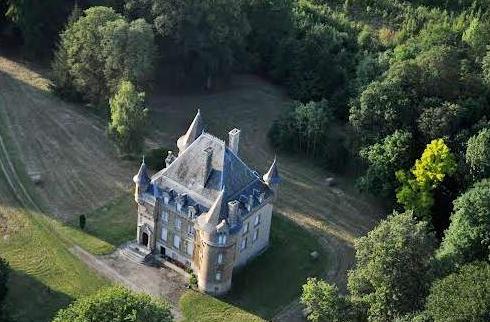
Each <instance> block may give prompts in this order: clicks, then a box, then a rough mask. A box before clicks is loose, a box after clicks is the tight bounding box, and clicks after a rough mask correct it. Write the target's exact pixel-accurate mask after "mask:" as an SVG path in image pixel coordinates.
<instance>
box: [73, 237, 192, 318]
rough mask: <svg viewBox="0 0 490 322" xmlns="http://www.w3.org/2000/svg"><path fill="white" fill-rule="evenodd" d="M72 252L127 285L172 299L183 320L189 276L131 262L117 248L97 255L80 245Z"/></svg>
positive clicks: (175, 312) (172, 309)
mask: <svg viewBox="0 0 490 322" xmlns="http://www.w3.org/2000/svg"><path fill="white" fill-rule="evenodd" d="M70 252H71V253H72V254H74V255H76V256H77V257H78V258H80V259H81V260H82V261H83V262H84V263H85V264H87V265H88V266H89V267H90V268H92V269H94V270H95V271H97V272H99V273H100V274H101V275H103V276H104V277H106V278H108V279H109V280H111V281H114V282H115V283H119V284H123V285H125V286H126V287H128V288H130V289H132V290H133V291H136V292H141V293H147V294H151V295H153V296H157V297H163V298H165V299H167V300H169V302H170V304H171V306H172V307H171V311H172V314H173V315H174V317H175V318H176V319H177V320H181V319H182V313H181V312H180V311H179V309H178V307H179V303H178V302H179V299H180V297H181V296H182V294H183V292H184V291H185V290H186V288H185V284H186V282H185V279H184V278H183V277H182V276H180V275H179V274H178V273H176V272H173V271H171V270H170V269H161V270H157V269H155V268H153V267H146V266H144V265H139V264H136V263H133V262H131V261H128V260H127V259H126V258H124V257H122V256H121V255H119V252H118V251H116V252H115V253H114V254H111V255H108V256H94V255H92V254H90V253H89V252H87V251H85V250H83V249H82V248H80V247H78V246H74V247H72V248H70Z"/></svg>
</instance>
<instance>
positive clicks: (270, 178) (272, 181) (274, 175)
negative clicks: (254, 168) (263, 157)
mask: <svg viewBox="0 0 490 322" xmlns="http://www.w3.org/2000/svg"><path fill="white" fill-rule="evenodd" d="M262 179H263V180H264V182H265V184H266V185H267V186H269V188H271V189H272V191H274V192H277V187H278V186H279V183H281V177H280V176H279V170H278V169H277V159H276V157H274V161H273V162H272V165H271V167H270V168H269V171H267V173H266V174H264V176H263V177H262Z"/></svg>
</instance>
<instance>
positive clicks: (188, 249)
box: [186, 242, 194, 256]
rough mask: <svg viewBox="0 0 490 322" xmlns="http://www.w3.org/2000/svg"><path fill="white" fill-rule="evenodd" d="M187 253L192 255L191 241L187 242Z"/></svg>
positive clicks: (192, 245)
mask: <svg viewBox="0 0 490 322" xmlns="http://www.w3.org/2000/svg"><path fill="white" fill-rule="evenodd" d="M186 251H187V255H191V256H192V252H194V244H193V243H192V242H187V249H186Z"/></svg>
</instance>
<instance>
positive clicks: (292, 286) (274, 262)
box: [222, 214, 328, 319]
mask: <svg viewBox="0 0 490 322" xmlns="http://www.w3.org/2000/svg"><path fill="white" fill-rule="evenodd" d="M313 251H318V252H319V253H320V256H319V258H317V259H316V260H313V259H312V258H311V257H310V253H311V252H313ZM327 260H328V258H327V254H326V253H325V252H324V250H323V249H322V247H321V245H320V244H319V243H318V241H317V240H316V238H315V236H313V235H312V234H310V233H308V232H307V231H306V230H304V229H303V228H301V227H299V226H298V225H296V224H295V223H293V222H292V221H290V220H289V219H286V218H284V217H283V216H281V215H278V214H274V216H273V217H272V225H271V237H270V247H269V248H268V249H267V251H266V252H264V253H263V254H262V255H260V256H259V257H257V258H255V259H254V260H252V261H251V262H250V263H248V264H247V265H246V266H245V267H244V268H243V269H242V270H240V271H238V272H236V273H235V274H234V275H233V282H232V284H233V286H232V289H231V291H230V293H229V294H228V295H226V296H225V297H223V298H222V300H224V301H225V302H228V303H230V304H233V305H235V306H238V307H240V308H242V309H244V310H246V311H249V312H251V313H254V314H256V315H259V316H260V317H262V318H265V319H271V318H272V317H273V316H274V315H275V314H277V313H278V311H280V310H281V308H283V307H284V306H285V305H287V304H289V303H291V302H292V301H293V300H294V299H295V298H297V297H298V296H299V295H300V293H301V287H302V285H303V284H304V283H305V281H306V279H307V278H308V277H310V276H311V277H312V276H320V275H323V274H324V272H325V271H326V270H327V265H328V263H327Z"/></svg>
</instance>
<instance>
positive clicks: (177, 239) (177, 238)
mask: <svg viewBox="0 0 490 322" xmlns="http://www.w3.org/2000/svg"><path fill="white" fill-rule="evenodd" d="M174 247H175V248H179V249H180V236H179V235H174Z"/></svg>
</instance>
